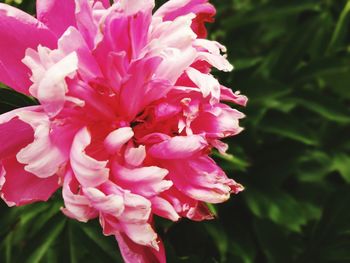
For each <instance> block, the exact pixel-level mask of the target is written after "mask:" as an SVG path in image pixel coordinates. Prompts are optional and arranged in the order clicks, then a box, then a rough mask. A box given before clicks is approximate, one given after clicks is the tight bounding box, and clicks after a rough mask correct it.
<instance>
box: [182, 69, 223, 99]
mask: <svg viewBox="0 0 350 263" xmlns="http://www.w3.org/2000/svg"><path fill="white" fill-rule="evenodd" d="M186 73H187V75H188V77H189V78H190V79H191V80H192V81H193V83H195V84H196V86H197V87H198V88H199V89H200V90H201V92H202V94H203V97H204V98H205V97H207V96H209V95H211V99H210V102H211V103H212V104H214V103H218V102H219V100H220V83H219V81H218V80H217V79H215V78H214V77H213V76H212V75H210V74H204V73H201V72H200V71H198V70H196V69H194V68H188V69H187V71H186Z"/></svg>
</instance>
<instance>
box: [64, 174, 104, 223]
mask: <svg viewBox="0 0 350 263" xmlns="http://www.w3.org/2000/svg"><path fill="white" fill-rule="evenodd" d="M73 176H74V175H73V172H72V171H71V170H70V169H69V170H68V171H67V173H66V175H65V177H64V182H63V189H62V196H63V200H64V205H65V207H64V208H62V209H61V210H62V212H63V213H64V214H65V215H66V216H68V217H70V218H74V219H76V220H78V221H81V222H87V221H89V220H90V219H93V218H96V217H97V216H98V211H97V210H96V209H95V208H93V207H92V205H91V202H90V201H89V199H88V198H87V197H86V196H84V195H83V194H82V193H81V192H80V189H79V188H80V185H79V183H78V181H77V180H76V179H75V178H74V177H73Z"/></svg>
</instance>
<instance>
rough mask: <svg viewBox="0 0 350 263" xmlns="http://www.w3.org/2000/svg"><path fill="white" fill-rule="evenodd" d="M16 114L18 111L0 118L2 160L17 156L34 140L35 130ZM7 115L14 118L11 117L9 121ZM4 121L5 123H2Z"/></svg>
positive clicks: (0, 156) (0, 152) (0, 155)
mask: <svg viewBox="0 0 350 263" xmlns="http://www.w3.org/2000/svg"><path fill="white" fill-rule="evenodd" d="M15 112H17V111H12V112H10V113H7V114H3V115H1V116H0V145H1V151H0V160H1V159H3V158H6V157H9V156H11V155H15V154H16V153H17V152H18V151H19V150H21V149H22V148H23V147H25V146H26V145H28V144H29V143H31V142H32V141H33V139H34V131H33V128H32V127H31V126H30V125H28V124H27V123H25V122H23V121H21V120H19V119H18V117H17V116H16V114H15ZM5 115H7V116H9V115H12V116H11V117H10V116H9V117H10V120H7V118H6V116H5ZM2 120H3V121H4V123H2Z"/></svg>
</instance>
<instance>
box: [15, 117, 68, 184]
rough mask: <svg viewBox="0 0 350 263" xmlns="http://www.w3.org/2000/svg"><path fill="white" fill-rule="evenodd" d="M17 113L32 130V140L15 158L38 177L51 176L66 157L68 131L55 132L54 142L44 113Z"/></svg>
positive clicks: (48, 121)
mask: <svg viewBox="0 0 350 263" xmlns="http://www.w3.org/2000/svg"><path fill="white" fill-rule="evenodd" d="M17 115H18V117H19V118H20V120H22V121H24V122H25V123H28V124H29V125H30V126H31V127H32V128H33V130H34V141H33V142H32V143H30V144H29V145H27V146H26V147H25V148H23V149H21V150H20V151H19V152H18V153H17V160H18V161H19V162H20V163H22V164H25V167H24V169H25V170H26V171H28V172H30V173H33V174H35V175H36V176H38V177H40V178H47V177H50V176H53V175H54V174H56V173H57V172H58V171H59V170H60V168H61V166H62V165H63V164H64V163H65V162H66V160H67V159H68V156H67V148H68V147H69V143H70V141H71V140H70V139H69V137H70V136H71V135H70V132H69V131H68V132H67V130H65V131H63V132H62V133H60V134H59V135H58V134H56V136H59V140H58V142H56V143H55V142H54V139H55V137H56V136H54V135H53V133H52V127H51V123H50V120H49V117H48V116H47V115H46V114H45V113H43V112H34V111H22V112H19V113H18V114H17ZM56 138H57V137H56ZM60 142H61V143H62V144H61V143H60Z"/></svg>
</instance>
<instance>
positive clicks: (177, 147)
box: [148, 135, 208, 159]
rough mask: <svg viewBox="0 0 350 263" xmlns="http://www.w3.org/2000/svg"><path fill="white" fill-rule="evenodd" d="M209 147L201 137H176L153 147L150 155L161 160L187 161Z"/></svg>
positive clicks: (149, 151)
mask: <svg viewBox="0 0 350 263" xmlns="http://www.w3.org/2000/svg"><path fill="white" fill-rule="evenodd" d="M207 145H208V144H207V142H206V140H205V139H204V138H203V137H202V136H200V135H189V136H175V137H172V138H170V139H169V140H166V141H163V142H161V143H158V144H155V145H153V146H152V147H151V148H150V149H149V150H148V153H149V154H150V155H152V156H153V157H155V158H159V159H185V158H188V157H191V156H193V155H194V154H196V153H198V152H200V151H201V150H203V149H204V148H205V147H206V146H207Z"/></svg>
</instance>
